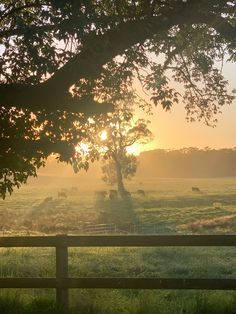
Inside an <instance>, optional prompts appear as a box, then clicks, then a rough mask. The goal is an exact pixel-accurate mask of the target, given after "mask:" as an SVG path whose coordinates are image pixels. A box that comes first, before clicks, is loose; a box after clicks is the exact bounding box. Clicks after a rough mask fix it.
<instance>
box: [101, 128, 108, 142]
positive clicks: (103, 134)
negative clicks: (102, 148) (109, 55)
mask: <svg viewBox="0 0 236 314" xmlns="http://www.w3.org/2000/svg"><path fill="white" fill-rule="evenodd" d="M100 139H101V141H105V140H106V139H107V131H105V130H103V131H102V133H101V134H100Z"/></svg>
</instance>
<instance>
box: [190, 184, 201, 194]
mask: <svg viewBox="0 0 236 314" xmlns="http://www.w3.org/2000/svg"><path fill="white" fill-rule="evenodd" d="M192 192H198V193H199V192H200V189H199V188H198V187H197V186H192Z"/></svg>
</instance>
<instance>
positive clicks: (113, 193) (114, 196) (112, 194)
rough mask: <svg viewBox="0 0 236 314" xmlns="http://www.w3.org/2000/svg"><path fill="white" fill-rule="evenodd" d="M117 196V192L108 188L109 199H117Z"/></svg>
mask: <svg viewBox="0 0 236 314" xmlns="http://www.w3.org/2000/svg"><path fill="white" fill-rule="evenodd" d="M117 197H118V192H117V191H116V190H110V191H109V199H110V200H114V199H117Z"/></svg>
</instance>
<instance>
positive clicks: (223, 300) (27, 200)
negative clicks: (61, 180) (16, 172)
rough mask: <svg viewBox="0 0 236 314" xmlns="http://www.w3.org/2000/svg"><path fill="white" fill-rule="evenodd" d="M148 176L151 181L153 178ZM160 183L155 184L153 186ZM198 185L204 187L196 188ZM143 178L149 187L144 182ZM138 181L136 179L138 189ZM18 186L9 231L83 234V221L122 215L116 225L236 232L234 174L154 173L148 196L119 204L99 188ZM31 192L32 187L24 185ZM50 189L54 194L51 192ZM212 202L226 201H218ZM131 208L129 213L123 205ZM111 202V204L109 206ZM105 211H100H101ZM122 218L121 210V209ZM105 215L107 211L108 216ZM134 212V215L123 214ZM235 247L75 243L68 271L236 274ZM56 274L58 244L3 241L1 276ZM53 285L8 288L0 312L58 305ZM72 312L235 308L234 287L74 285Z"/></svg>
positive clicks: (6, 206) (8, 209)
mask: <svg viewBox="0 0 236 314" xmlns="http://www.w3.org/2000/svg"><path fill="white" fill-rule="evenodd" d="M148 184H149V183H147V186H148ZM155 184H156V186H157V188H156V190H153V188H154V187H155ZM195 185H197V186H199V187H200V189H201V191H202V192H201V194H199V195H196V194H194V193H193V192H192V191H191V187H192V186H195ZM145 186H146V185H145V182H143V187H145ZM137 187H138V186H135V185H132V187H131V188H132V191H134V192H135V191H136V190H137ZM27 189H28V190H29V191H31V190H30V189H31V188H30V187H25V188H24V193H21V190H19V191H18V192H17V193H15V194H13V195H12V197H10V198H8V199H7V200H5V201H1V203H0V214H1V217H2V218H1V221H0V228H1V230H2V233H3V235H6V236H8V235H36V234H37V235H39V234H43V235H47V234H57V233H72V234H81V230H82V229H81V225H84V226H87V225H94V224H102V223H104V221H103V220H102V217H103V218H104V219H105V218H107V219H108V218H109V219H114V218H115V219H116V217H118V216H119V219H120V220H121V222H119V224H120V225H119V224H118V223H117V225H116V229H115V230H114V231H113V234H114V232H116V233H119V234H121V232H123V233H125V234H126V233H142V234H147V233H151V234H163V233H165V234H166V233H169V234H170V233H171V234H186V233H187V234H189V233H190V234H192V233H194V234H201V233H209V234H216V233H217V234H222V233H223V234H225V233H235V232H236V223H234V220H233V219H232V220H231V219H230V217H234V216H235V215H236V180H232V179H230V180H227V179H221V180H217V179H215V180H213V179H211V180H209V181H208V180H198V181H197V183H195V182H194V180H192V181H191V180H183V181H180V180H179V181H178V180H174V181H171V180H166V181H165V180H160V182H156V183H155V182H154V181H152V182H151V183H150V184H149V189H152V191H151V190H150V191H145V192H146V196H145V197H140V196H138V195H137V194H136V193H133V194H132V203H131V204H130V208H129V206H128V205H127V204H126V207H125V208H123V211H122V210H121V211H120V212H119V207H120V206H122V204H121V203H120V202H112V201H110V200H109V199H106V200H104V201H103V202H102V203H101V202H100V203H99V207H98V206H97V205H98V204H97V201H96V197H95V193H91V192H90V193H88V194H86V193H82V192H78V194H77V195H68V198H67V199H65V200H64V199H63V200H61V199H58V198H57V191H58V189H56V188H54V189H52V191H50V192H48V191H47V190H46V189H44V190H43V189H38V190H39V193H38V194H37V191H38V190H37V189H36V188H35V187H34V189H33V190H32V191H33V193H30V192H28V190H27ZM26 192H27V193H26ZM49 196H52V200H51V201H50V200H49V201H46V198H47V197H49ZM213 203H218V205H219V204H220V205H221V206H218V207H217V208H215V207H214V206H213ZM129 209H132V212H130V213H129V215H128V214H127V215H126V216H125V213H124V211H125V210H129ZM109 210H110V212H109ZM100 211H101V212H100ZM122 213H123V214H124V215H123V218H122V215H121V214H122ZM106 215H107V216H106ZM124 217H126V218H127V219H128V218H129V219H133V221H132V222H131V223H127V221H122V219H123V220H124ZM235 256H236V248H197V247H195V248H137V249H136V248H70V249H69V275H70V276H74V277H76V276H90V277H92V276H98V277H112V276H113V277H123V276H124V277H175V278H199V277H201V278H216V277H217V278H236V265H235ZM54 275H55V249H48V248H45V249H43V248H42V249H41V248H40V249H36V248H32V249H31V248H2V249H0V276H5V277H13V276H14V277H15V276H16V277H21V276H24V277H34V276H36V277H50V276H54ZM54 312H55V291H54V290H53V289H48V290H46V289H25V290H23V289H20V290H14V289H2V290H1V292H0V313H1V314H4V313H7V314H11V313H12V314H15V313H23V314H25V313H45V314H46V313H50V314H51V313H54ZM70 313H95V314H97V313H98V314H99V313H101V314H106V313H109V314H113V313H114V314H115V313H119V314H120V313H131V314H142V313H144V314H148V313H150V314H159V313H160V314H177V313H178V314H184V313H188V314H205V313H206V314H207V313H210V314H227V313H228V314H235V313H236V292H231V291H218V292H217V291H212V292H210V291H177V290H176V291H165V290H153V291H145V290H93V289H91V290H83V289H74V290H73V289H72V290H70Z"/></svg>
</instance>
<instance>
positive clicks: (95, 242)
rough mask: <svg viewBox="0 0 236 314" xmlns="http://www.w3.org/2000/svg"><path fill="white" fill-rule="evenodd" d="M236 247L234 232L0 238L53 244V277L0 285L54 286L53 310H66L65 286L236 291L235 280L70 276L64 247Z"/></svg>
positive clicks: (3, 243) (1, 242) (2, 242)
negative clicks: (224, 233)
mask: <svg viewBox="0 0 236 314" xmlns="http://www.w3.org/2000/svg"><path fill="white" fill-rule="evenodd" d="M163 246H166V247H167V246H168V247H177V246H178V247H180V246H182V247H193V246H195V247H196V246H215V247H218V246H236V235H145V236H143V235H127V236H126V235H125V236H120V235H117V236H116V235H111V236H92V235H91V236H67V235H60V236H31V237H0V247H55V248H56V277H55V278H0V288H55V289H56V305H57V313H60V314H62V313H63V314H64V313H68V299H69V298H68V289H73V288H97V289H99V288H103V289H104V288H107V289H109V288H111V289H204V290H236V279H204V278H194V279H176V278H70V277H68V247H163Z"/></svg>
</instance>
